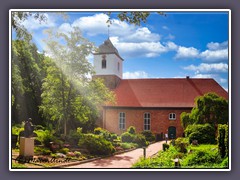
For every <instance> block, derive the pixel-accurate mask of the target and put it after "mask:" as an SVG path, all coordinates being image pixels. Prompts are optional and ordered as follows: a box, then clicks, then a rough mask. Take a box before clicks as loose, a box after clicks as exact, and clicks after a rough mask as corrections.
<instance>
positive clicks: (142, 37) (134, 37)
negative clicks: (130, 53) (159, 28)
mask: <svg viewBox="0 0 240 180" xmlns="http://www.w3.org/2000/svg"><path fill="white" fill-rule="evenodd" d="M121 39H122V40H123V41H125V42H157V41H159V40H160V35H158V34H155V33H151V31H150V30H149V29H148V28H146V27H141V28H137V29H136V30H135V32H133V33H132V34H129V35H128V36H125V37H121Z"/></svg>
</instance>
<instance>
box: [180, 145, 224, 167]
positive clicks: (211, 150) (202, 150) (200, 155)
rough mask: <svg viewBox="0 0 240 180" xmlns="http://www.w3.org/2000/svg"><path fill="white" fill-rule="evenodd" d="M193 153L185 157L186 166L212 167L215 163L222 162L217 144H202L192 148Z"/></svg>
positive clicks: (183, 162)
mask: <svg viewBox="0 0 240 180" xmlns="http://www.w3.org/2000/svg"><path fill="white" fill-rule="evenodd" d="M190 150H191V153H189V154H188V156H186V158H184V159H183V161H182V165H183V166H185V167H189V166H194V167H202V166H205V167H206V168H207V167H212V166H213V164H217V163H220V162H221V157H220V155H219V153H218V150H217V148H216V146H215V145H200V146H194V147H191V148H190Z"/></svg>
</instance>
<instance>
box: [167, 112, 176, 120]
mask: <svg viewBox="0 0 240 180" xmlns="http://www.w3.org/2000/svg"><path fill="white" fill-rule="evenodd" d="M168 118H169V120H176V113H169V115H168Z"/></svg>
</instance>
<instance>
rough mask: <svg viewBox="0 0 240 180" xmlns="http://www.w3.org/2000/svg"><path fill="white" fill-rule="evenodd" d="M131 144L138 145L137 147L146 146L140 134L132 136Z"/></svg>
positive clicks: (144, 139) (143, 137)
mask: <svg viewBox="0 0 240 180" xmlns="http://www.w3.org/2000/svg"><path fill="white" fill-rule="evenodd" d="M133 143H136V144H138V147H145V146H148V143H147V141H146V138H145V136H143V135H142V134H136V135H135V136H133Z"/></svg>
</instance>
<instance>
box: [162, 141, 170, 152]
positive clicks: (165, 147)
mask: <svg viewBox="0 0 240 180" xmlns="http://www.w3.org/2000/svg"><path fill="white" fill-rule="evenodd" d="M168 148H169V144H167V143H163V151H166V150H167V149H168Z"/></svg>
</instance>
